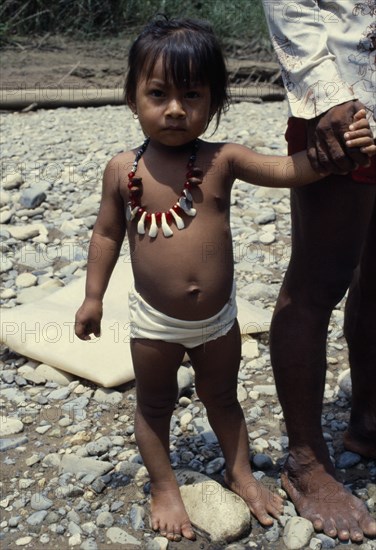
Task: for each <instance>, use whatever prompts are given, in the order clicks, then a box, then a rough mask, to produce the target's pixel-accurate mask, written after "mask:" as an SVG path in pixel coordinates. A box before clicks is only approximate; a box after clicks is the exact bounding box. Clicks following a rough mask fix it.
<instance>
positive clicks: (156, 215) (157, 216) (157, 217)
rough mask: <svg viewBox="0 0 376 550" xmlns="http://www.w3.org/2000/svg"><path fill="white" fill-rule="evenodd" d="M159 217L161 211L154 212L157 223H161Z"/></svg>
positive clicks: (160, 216)
mask: <svg viewBox="0 0 376 550" xmlns="http://www.w3.org/2000/svg"><path fill="white" fill-rule="evenodd" d="M161 218H162V213H161V212H156V213H155V219H156V222H157V223H161Z"/></svg>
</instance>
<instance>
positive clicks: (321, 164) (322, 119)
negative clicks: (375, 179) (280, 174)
mask: <svg viewBox="0 0 376 550" xmlns="http://www.w3.org/2000/svg"><path fill="white" fill-rule="evenodd" d="M364 108H365V107H364V105H363V103H361V102H360V101H347V102H346V103H342V104H341V105H336V106H335V107H332V108H331V109H329V111H326V112H325V113H323V114H322V115H320V116H318V117H316V118H313V119H311V120H308V124H307V155H308V158H309V160H310V163H311V165H312V168H313V169H314V170H316V172H320V173H327V172H332V173H333V174H346V173H348V172H351V170H355V168H357V166H363V165H367V164H368V157H367V155H366V154H363V153H361V152H360V150H359V149H358V148H353V149H349V148H348V147H346V142H345V139H344V137H343V136H344V134H345V133H346V132H347V130H348V129H349V126H350V124H351V123H352V122H353V117H354V115H355V113H356V112H357V111H359V110H360V109H364Z"/></svg>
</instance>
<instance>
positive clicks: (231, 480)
mask: <svg viewBox="0 0 376 550" xmlns="http://www.w3.org/2000/svg"><path fill="white" fill-rule="evenodd" d="M188 353H189V356H190V358H191V361H192V365H193V367H194V369H195V372H196V390H197V394H198V396H199V397H200V399H201V400H202V402H203V404H204V405H205V407H206V410H207V414H208V419H209V422H210V424H211V426H212V428H213V430H214V432H215V434H216V435H217V437H218V440H219V443H220V445H221V448H222V452H223V455H224V457H225V460H226V477H225V481H226V483H227V485H228V486H229V487H230V489H231V490H232V491H234V492H235V493H236V494H238V495H239V496H240V497H242V498H243V499H244V500H245V501H246V503H247V504H248V506H249V508H250V510H251V512H252V514H253V515H254V516H255V517H256V518H257V519H258V521H259V522H260V523H261V524H262V525H264V526H268V525H271V524H272V523H273V517H274V518H278V516H279V515H280V514H281V513H282V510H283V506H282V499H281V498H280V497H279V496H278V495H275V494H273V493H271V492H270V491H269V490H268V489H267V488H266V487H265V486H264V485H263V484H262V483H260V482H259V481H257V480H256V479H255V478H254V477H253V474H252V471H251V466H250V457H249V445H248V433H247V428H246V423H245V419H244V415H243V411H242V409H241V406H240V404H239V402H238V399H237V380H238V370H239V363H240V353H241V337H240V331H239V325H238V323H237V321H236V322H235V324H234V326H233V327H232V329H231V330H230V332H229V333H228V334H226V335H225V336H223V337H221V338H218V339H217V340H212V341H210V342H208V343H206V344H203V345H201V346H199V347H197V348H194V349H192V350H188Z"/></svg>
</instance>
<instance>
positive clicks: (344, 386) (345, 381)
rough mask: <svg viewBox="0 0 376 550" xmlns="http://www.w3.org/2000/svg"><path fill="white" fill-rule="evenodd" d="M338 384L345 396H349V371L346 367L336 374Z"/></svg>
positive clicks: (350, 390) (350, 389)
mask: <svg viewBox="0 0 376 550" xmlns="http://www.w3.org/2000/svg"><path fill="white" fill-rule="evenodd" d="M338 385H339V387H340V388H341V390H342V391H343V393H344V394H345V395H347V397H351V393H352V385H351V372H350V369H346V370H345V371H343V372H341V374H340V375H339V376H338Z"/></svg>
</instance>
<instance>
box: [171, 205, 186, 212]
mask: <svg viewBox="0 0 376 550" xmlns="http://www.w3.org/2000/svg"><path fill="white" fill-rule="evenodd" d="M172 210H173V211H174V212H176V213H177V214H182V213H183V212H184V210H183V209H182V208H180V206H179V205H178V204H174V206H173V207H172Z"/></svg>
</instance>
